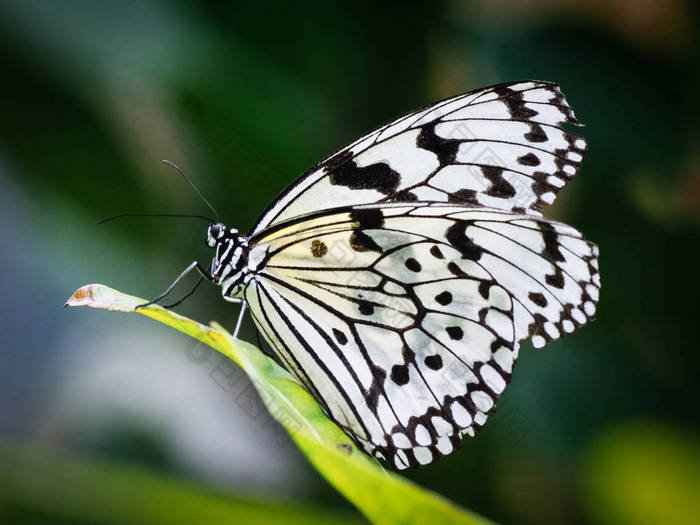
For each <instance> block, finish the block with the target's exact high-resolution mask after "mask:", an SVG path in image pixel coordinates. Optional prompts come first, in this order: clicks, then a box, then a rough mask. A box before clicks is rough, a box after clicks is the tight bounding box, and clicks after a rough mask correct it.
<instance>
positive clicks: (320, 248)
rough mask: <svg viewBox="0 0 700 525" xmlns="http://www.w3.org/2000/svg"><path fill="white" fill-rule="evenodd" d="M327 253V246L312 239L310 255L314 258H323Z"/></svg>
mask: <svg viewBox="0 0 700 525" xmlns="http://www.w3.org/2000/svg"><path fill="white" fill-rule="evenodd" d="M327 253H328V246H326V243H325V242H323V241H320V240H318V239H314V240H313V241H311V255H313V256H314V257H323V256H324V255H326V254H327Z"/></svg>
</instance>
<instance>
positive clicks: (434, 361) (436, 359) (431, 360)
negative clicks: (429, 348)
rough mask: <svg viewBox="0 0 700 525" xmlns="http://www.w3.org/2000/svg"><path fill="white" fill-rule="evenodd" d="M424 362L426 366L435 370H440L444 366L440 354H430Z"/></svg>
mask: <svg viewBox="0 0 700 525" xmlns="http://www.w3.org/2000/svg"><path fill="white" fill-rule="evenodd" d="M423 362H424V363H425V366H427V367H428V368H431V369H433V370H440V369H441V368H442V357H440V354H435V355H429V356H428V357H426V358H425V359H424V360H423Z"/></svg>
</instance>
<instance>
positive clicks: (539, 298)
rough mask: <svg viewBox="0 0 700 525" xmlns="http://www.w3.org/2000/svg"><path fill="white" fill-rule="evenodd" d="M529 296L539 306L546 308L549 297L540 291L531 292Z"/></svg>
mask: <svg viewBox="0 0 700 525" xmlns="http://www.w3.org/2000/svg"><path fill="white" fill-rule="evenodd" d="M528 298H529V299H530V300H531V301H532V302H533V303H535V304H536V305H537V306H540V307H542V308H544V307H545V306H547V298H546V297H545V296H544V295H542V294H541V293H539V292H530V293H529V294H528Z"/></svg>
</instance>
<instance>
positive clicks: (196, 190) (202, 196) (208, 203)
mask: <svg viewBox="0 0 700 525" xmlns="http://www.w3.org/2000/svg"><path fill="white" fill-rule="evenodd" d="M163 163H164V164H167V165H168V166H170V167H171V168H173V169H175V170H177V172H178V173H179V174H180V175H182V178H184V179H185V180H186V181H187V182H188V183H189V185H190V186H192V189H193V190H194V191H195V193H196V194H197V195H199V198H200V199H202V200H203V201H204V204H206V205H207V206H209V209H210V210H211V211H213V212H214V217H216V220H217V221H218V220H219V214H218V213H217V211H216V209H214V206H212V205H211V202H209V201H208V200H207V199H205V198H204V195H202V193H201V192H200V191H199V189H197V186H195V185H194V182H192V181H191V180H190V179H189V177H188V176H187V175H185V174H184V173H183V171H182V170H181V169H180V168H179V167H178V166H177V164H175V163H174V162H170V161H169V160H166V159H163ZM212 222H213V221H212Z"/></svg>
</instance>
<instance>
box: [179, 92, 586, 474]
mask: <svg viewBox="0 0 700 525" xmlns="http://www.w3.org/2000/svg"><path fill="white" fill-rule="evenodd" d="M564 122H569V123H573V124H576V123H577V122H576V120H575V118H574V115H573V112H572V110H571V108H570V107H569V105H568V104H567V103H566V101H565V99H564V96H563V94H562V93H561V91H560V90H559V87H558V86H557V85H556V84H553V83H549V82H536V81H524V82H516V83H508V84H499V85H496V86H492V87H488V88H485V89H481V90H478V91H473V92H470V93H467V94H464V95H459V96H456V97H453V98H449V99H446V100H443V101H441V102H438V103H436V104H433V105H431V106H427V107H425V108H423V109H420V110H418V111H416V112H414V113H411V114H409V115H406V116H404V117H401V118H399V119H398V120H395V121H393V122H391V123H389V124H386V125H384V126H382V127H381V128H379V129H377V130H375V131H373V132H372V133H370V134H368V135H366V136H364V137H362V138H360V139H359V140H357V141H356V142H354V143H353V144H351V145H349V146H347V147H346V148H344V149H342V150H340V151H339V152H337V153H336V154H334V155H332V156H331V157H329V158H327V159H326V160H324V161H322V162H321V163H319V164H317V165H316V166H315V167H313V168H312V169H311V170H309V171H308V172H306V173H305V174H304V175H302V176H301V177H299V178H298V179H297V180H296V181H295V182H294V183H292V184H291V185H290V186H289V187H288V188H287V189H286V190H285V191H284V192H283V193H282V194H281V195H280V196H279V197H278V198H277V199H276V200H275V201H274V202H273V203H272V204H271V205H270V206H269V207H268V209H267V210H266V211H265V213H264V214H263V215H262V217H261V218H260V220H259V221H258V222H257V224H256V225H255V227H254V228H253V231H252V232H251V233H250V235H248V236H244V235H239V234H238V232H237V230H235V229H229V228H227V227H225V226H224V225H223V224H221V223H215V224H212V225H210V227H209V229H208V238H207V242H208V245H209V246H210V247H211V248H216V254H215V256H214V259H213V262H212V265H211V270H210V271H206V270H204V269H203V268H202V267H201V266H199V265H198V264H197V263H193V265H192V266H190V268H189V269H192V268H194V267H197V268H199V270H200V271H201V272H202V274H203V275H204V276H205V277H207V278H209V279H210V280H212V281H214V282H215V283H217V284H219V285H220V286H221V287H222V294H223V296H224V298H225V299H227V300H231V301H242V302H243V306H244V307H245V305H246V304H247V305H249V307H250V311H251V313H252V317H253V319H254V321H255V324H256V326H257V328H258V330H259V331H260V333H261V334H262V335H263V337H264V338H265V340H266V341H267V343H269V345H270V346H271V347H272V348H273V349H274V351H275V352H276V354H277V356H278V357H279V359H280V360H281V362H282V363H283V364H284V365H285V366H286V367H287V368H288V369H289V370H290V371H291V372H292V373H293V374H294V375H295V376H296V377H297V378H298V379H299V381H301V383H302V384H303V385H304V386H305V387H306V388H307V389H308V390H309V392H311V393H312V394H313V395H314V397H315V398H316V399H317V400H318V402H319V403H320V405H321V406H322V407H323V409H324V410H325V412H326V413H327V414H328V416H329V417H331V418H332V419H333V420H334V421H336V422H337V423H338V425H340V426H341V428H343V430H344V431H345V432H346V433H347V434H348V435H349V436H351V437H352V438H353V439H354V440H355V441H357V442H358V443H359V444H360V445H361V446H362V447H363V448H364V449H365V450H366V451H367V452H368V453H370V454H373V455H375V456H376V457H378V458H381V459H386V460H388V461H390V462H391V463H392V464H393V465H394V466H396V467H397V468H404V467H407V466H411V465H418V464H426V463H430V462H431V461H433V460H434V459H435V458H437V457H439V456H441V455H445V454H449V453H450V452H452V450H454V448H455V447H456V446H458V445H459V443H460V442H461V439H462V437H463V436H464V434H469V435H474V432H475V431H477V430H478V429H479V428H480V427H481V426H482V425H483V424H484V422H485V421H486V418H487V416H488V414H489V413H490V412H491V411H492V410H493V407H494V405H495V403H496V400H497V399H498V397H499V396H500V395H501V394H502V393H503V390H504V389H505V387H506V385H507V383H508V381H509V380H510V377H511V373H512V371H513V366H514V364H515V361H516V359H517V356H518V346H519V342H520V341H522V340H524V339H527V338H531V339H532V343H533V344H534V346H536V347H541V346H543V345H544V344H545V343H546V342H548V341H551V340H553V339H557V338H559V337H560V336H562V335H564V334H566V333H570V332H572V331H574V330H575V329H576V328H577V327H579V326H581V325H582V324H584V323H586V322H587V320H588V319H590V317H591V316H592V315H593V314H594V312H595V305H596V302H597V300H598V291H599V288H600V277H599V274H598V264H597V256H598V249H597V247H596V246H595V245H594V244H592V243H590V242H588V241H586V240H584V239H583V238H582V236H581V234H580V233H578V232H577V231H576V230H575V229H573V228H571V227H569V226H567V225H565V224H561V223H558V222H554V221H551V220H548V219H545V218H543V217H542V214H541V213H540V209H541V207H542V206H544V205H546V204H549V203H551V202H553V201H554V199H555V197H556V195H557V193H558V192H559V190H560V189H561V188H562V187H563V186H564V185H565V184H566V183H567V182H568V181H569V180H570V179H571V178H572V177H573V176H574V175H575V174H576V171H577V169H578V167H579V164H580V163H581V161H582V160H583V154H584V152H585V149H586V142H585V140H584V139H582V138H579V137H576V136H574V135H572V134H570V133H568V132H566V131H564V130H563V129H561V128H560V127H559V126H560V124H562V123H564ZM239 322H240V318H239ZM237 328H238V327H237Z"/></svg>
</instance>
